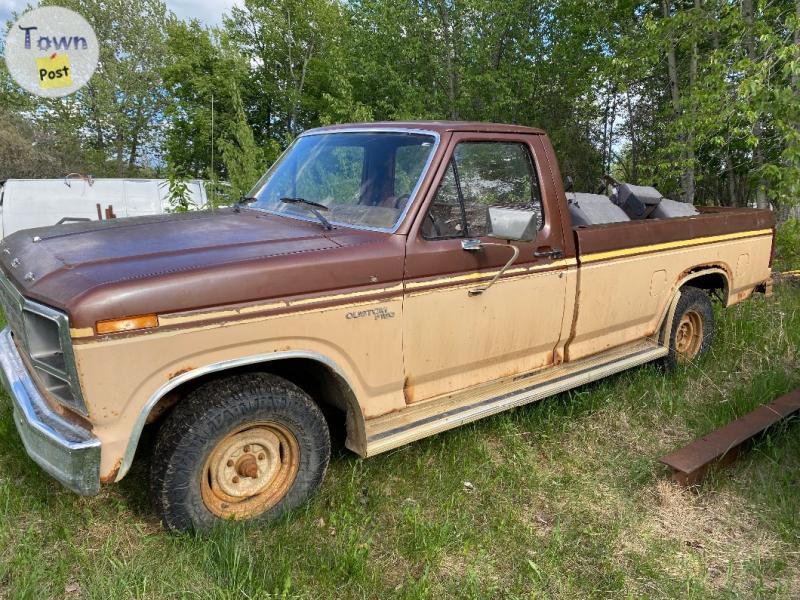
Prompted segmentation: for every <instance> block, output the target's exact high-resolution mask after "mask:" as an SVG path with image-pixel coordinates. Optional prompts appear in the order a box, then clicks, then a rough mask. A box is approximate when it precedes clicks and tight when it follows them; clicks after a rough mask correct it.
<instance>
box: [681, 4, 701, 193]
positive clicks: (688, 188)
mask: <svg viewBox="0 0 800 600" xmlns="http://www.w3.org/2000/svg"><path fill="white" fill-rule="evenodd" d="M694 8H695V10H696V11H698V12H699V11H700V10H701V9H702V5H701V0H694ZM696 18H699V16H696ZM696 29H697V28H696V27H695V31H694V32H693V35H692V54H691V56H690V57H689V98H690V109H689V110H690V112H689V116H690V122H689V126H688V128H687V131H686V170H685V171H684V173H683V179H684V183H683V194H684V198H683V199H684V201H686V202H688V203H689V204H694V195H695V172H694V127H695V122H696V120H697V119H696V115H697V111H696V109H695V99H694V94H695V85H696V83H697V61H698V49H697V37H698V36H697V31H696Z"/></svg>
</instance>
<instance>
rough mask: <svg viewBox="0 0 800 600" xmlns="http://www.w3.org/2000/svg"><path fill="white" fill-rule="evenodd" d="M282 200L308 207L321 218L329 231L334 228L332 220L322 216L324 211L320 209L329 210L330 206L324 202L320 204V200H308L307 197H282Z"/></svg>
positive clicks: (320, 220) (321, 221)
mask: <svg viewBox="0 0 800 600" xmlns="http://www.w3.org/2000/svg"><path fill="white" fill-rule="evenodd" d="M281 202H283V203H284V204H299V205H300V206H305V207H306V208H308V210H309V211H311V212H312V213H314V216H315V217H317V219H319V222H320V223H322V226H323V227H325V229H327V230H328V231H330V230H331V229H333V225H331V222H330V221H328V219H326V218H325V217H323V216H322V213H321V212H319V211H320V210H328V207H327V206H325V205H324V204H320V203H319V202H312V201H311V200H306V199H305V198H281Z"/></svg>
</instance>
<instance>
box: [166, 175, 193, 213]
mask: <svg viewBox="0 0 800 600" xmlns="http://www.w3.org/2000/svg"><path fill="white" fill-rule="evenodd" d="M167 204H168V208H167V210H168V212H173V213H180V212H188V211H190V210H196V209H197V208H198V206H197V205H196V204H195V203H194V202H192V197H191V195H190V193H189V183H188V181H187V180H186V178H185V177H184V176H183V175H182V174H181V173H179V172H178V171H177V170H175V169H169V170H168V172H167Z"/></svg>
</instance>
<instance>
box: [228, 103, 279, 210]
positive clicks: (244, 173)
mask: <svg viewBox="0 0 800 600" xmlns="http://www.w3.org/2000/svg"><path fill="white" fill-rule="evenodd" d="M233 98H234V106H235V110H236V121H234V123H233V125H232V127H231V134H230V139H223V140H220V142H219V146H220V150H221V151H222V160H223V162H224V164H225V170H226V171H227V173H228V180H229V182H230V184H231V187H232V188H233V194H234V196H236V197H237V198H238V197H241V196H245V195H246V194H247V193H248V192H249V191H250V189H251V188H252V187H253V186H254V185H255V183H256V182H257V181H258V179H259V177H261V175H263V173H264V170H265V169H266V165H267V164H268V158H267V156H269V159H271V160H274V159H275V158H276V156H277V153H278V147H277V143H276V142H274V141H273V140H270V141H269V142H268V144H267V147H266V148H263V149H262V148H259V147H258V146H257V145H256V142H255V138H254V136H253V130H252V129H251V128H250V125H249V124H248V122H247V117H246V115H245V114H244V107H243V106H242V101H241V98H240V97H239V94H238V93H236V92H234V94H233Z"/></svg>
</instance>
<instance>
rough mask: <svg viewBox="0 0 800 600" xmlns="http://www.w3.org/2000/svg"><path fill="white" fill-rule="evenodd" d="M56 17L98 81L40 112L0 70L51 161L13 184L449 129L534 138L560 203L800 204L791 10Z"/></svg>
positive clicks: (251, 6)
mask: <svg viewBox="0 0 800 600" xmlns="http://www.w3.org/2000/svg"><path fill="white" fill-rule="evenodd" d="M51 1H52V2H56V1H57V0H45V2H44V3H50V2H51ZM58 3H59V4H64V5H67V6H70V7H73V8H76V9H77V10H79V11H80V12H81V13H83V14H84V15H86V16H87V18H88V19H89V21H90V22H91V23H92V24H93V25H94V26H95V29H96V31H97V32H98V36H99V38H100V40H101V43H102V44H103V55H102V56H101V68H100V70H99V72H98V74H97V75H96V76H95V77H94V78H93V79H92V82H91V84H90V85H89V86H88V87H87V88H86V89H85V90H83V91H81V92H79V93H78V94H75V95H74V96H71V97H69V98H66V99H62V100H55V101H54V100H43V99H34V98H31V97H28V96H26V95H24V94H20V93H19V90H18V89H17V88H16V87H15V86H14V84H13V83H11V82H10V80H9V78H8V75H7V73H5V70H4V69H5V66H4V65H0V106H4V107H5V108H6V110H7V111H8V112H9V113H10V114H12V115H13V116H16V117H18V118H21V119H23V120H25V121H27V122H28V124H29V126H30V127H31V128H32V130H31V131H23V132H22V133H21V134H19V135H17V137H20V135H21V137H22V139H24V140H28V139H33V140H37V143H41V140H42V139H43V138H44V137H47V138H49V142H48V143H47V144H45V148H46V152H44V154H46V155H47V157H52V158H54V160H55V162H53V165H54V166H52V167H51V168H50V171H47V168H46V167H45V166H42V163H41V161H40V160H39V158H41V157H39V158H36V157H31V156H30V153H28V152H21V153H20V154H19V156H20V157H22V158H23V159H24V160H23V162H24V163H25V165H23V166H19V165H17V166H15V167H14V168H15V169H17V170H20V169H21V170H23V171H34V170H36V169H43V172H55V171H58V170H60V169H61V164H62V163H63V162H64V160H63V159H62V157H66V158H68V159H69V162H70V163H71V164H77V165H78V166H79V167H80V168H77V169H76V170H80V171H91V172H93V173H95V174H99V175H102V174H136V173H142V172H148V171H150V170H152V169H155V170H160V169H162V168H163V165H164V164H168V165H174V166H179V167H180V168H181V169H183V171H184V172H185V173H186V174H187V175H189V176H192V177H203V178H208V179H212V180H225V179H231V180H232V182H233V189H234V190H235V191H236V192H239V191H241V190H246V188H247V187H248V184H249V182H250V181H251V180H253V179H254V173H255V171H257V170H263V169H264V168H265V167H266V166H267V165H269V164H270V163H271V162H273V161H274V160H275V158H276V157H277V155H278V153H279V151H280V150H281V149H283V148H285V147H286V146H287V145H288V144H289V143H290V142H291V140H292V139H294V138H295V137H296V136H297V135H298V134H299V133H300V132H302V131H303V130H305V129H308V128H310V127H316V126H319V125H326V124H331V123H338V122H347V121H350V122H353V121H373V120H401V119H463V120H480V121H500V122H510V123H520V124H526V125H536V126H539V127H542V128H544V129H546V130H547V131H548V133H549V134H550V137H551V139H552V140H553V144H554V146H555V148H556V151H557V153H558V156H559V159H560V163H561V169H562V173H563V175H572V176H573V177H574V178H575V187H576V189H577V190H593V189H595V188H596V186H597V181H598V179H599V178H600V177H601V176H602V174H603V173H604V172H609V171H613V173H614V174H615V175H616V176H617V177H618V178H619V179H623V180H628V181H633V182H637V183H645V184H653V185H656V186H657V187H658V188H659V189H660V190H661V191H662V192H664V193H665V194H666V195H668V196H672V197H679V196H687V194H688V193H689V192H688V190H687V186H688V184H689V183H690V182H692V183H693V187H694V188H696V193H695V194H694V198H695V199H696V201H697V202H698V203H701V204H725V205H738V206H745V205H748V204H753V203H755V202H760V203H761V204H766V203H767V202H769V203H771V204H773V205H774V206H776V207H779V208H781V209H782V212H781V214H785V210H784V209H786V208H787V207H788V206H789V205H791V204H794V203H796V200H797V198H798V197H800V125H798V123H800V31H798V27H800V13H798V11H800V8H798V7H799V6H800V2H798V0H775V1H773V2H765V1H764V0H742V2H730V1H728V0H702V1H700V0H695V1H692V2H689V1H688V0H686V1H681V2H677V1H675V0H662V1H661V2H638V1H631V0H625V1H623V2H615V3H607V2H596V1H592V2H586V1H584V0H547V1H546V2H531V1H530V0H507V1H505V2H498V1H497V0H431V1H425V2H422V1H420V0H412V1H408V0H349V1H347V2H339V1H338V0H310V1H305V0H269V1H267V0H245V1H244V2H242V3H240V4H238V5H236V6H234V7H233V8H232V9H231V11H230V13H229V14H228V15H225V16H224V18H223V24H222V25H221V26H220V27H219V28H211V29H210V28H206V27H204V26H203V25H201V24H200V23H199V22H197V21H189V22H183V21H179V20H177V19H176V18H174V16H173V15H171V13H169V12H168V11H167V10H166V8H165V7H164V3H163V0H133V1H132V2H124V1H123V0H112V1H110V2H109V1H106V0H65V1H63V2H62V1H60V0H58ZM748 6H752V8H753V10H752V14H751V12H750V11H749V9H747V7H748ZM665 11H666V12H665ZM669 55H672V56H673V58H674V71H675V74H674V75H675V76H674V80H675V84H676V92H677V93H676V94H675V95H673V94H672V88H671V85H670V73H669V71H670V69H668V67H667V64H668V63H669V61H668V60H667V56H669ZM16 129H17V130H19V128H16ZM45 134H46V135H45ZM7 137H8V135H7ZM24 143H27V142H24ZM24 143H22V145H23V146H24ZM15 147H20V143H19V142H15ZM76 149H77V150H76ZM259 149H260V152H259V151H258V150H259ZM46 160H47V159H46ZM0 168H4V167H3V165H2V164H0ZM5 168H6V169H8V168H10V167H5ZM10 172H12V173H13V172H16V171H10ZM4 175H5V173H3V172H0V177H2V176H4ZM234 180H235V181H234Z"/></svg>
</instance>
